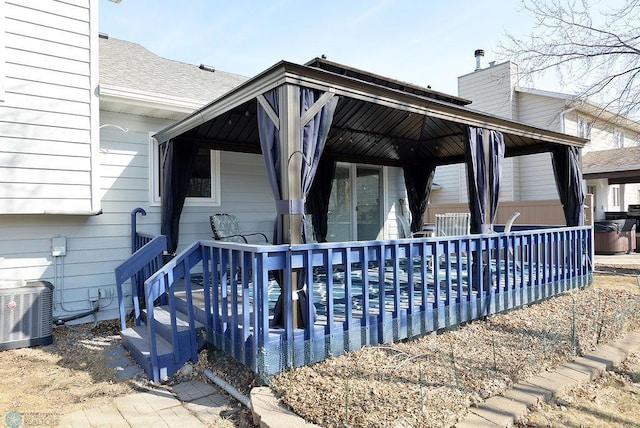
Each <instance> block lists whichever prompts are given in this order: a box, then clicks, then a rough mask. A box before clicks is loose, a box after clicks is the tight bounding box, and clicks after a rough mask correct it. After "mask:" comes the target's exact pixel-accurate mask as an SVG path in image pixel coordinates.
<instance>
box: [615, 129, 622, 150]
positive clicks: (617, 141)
mask: <svg viewBox="0 0 640 428" xmlns="http://www.w3.org/2000/svg"><path fill="white" fill-rule="evenodd" d="M613 146H614V147H613V148H614V149H622V148H624V131H620V130H619V129H617V130H615V131H613Z"/></svg>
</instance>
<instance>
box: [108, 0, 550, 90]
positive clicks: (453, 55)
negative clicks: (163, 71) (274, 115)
mask: <svg viewBox="0 0 640 428" xmlns="http://www.w3.org/2000/svg"><path fill="white" fill-rule="evenodd" d="M521 8H522V6H521V3H520V1H517V0H449V1H436V0H378V1H359V0H356V1H350V0H341V1H335V0H325V1H315V2H309V1H303V0H298V1H296V0H275V1H249V0H245V1H243V0H235V1H228V0H227V1H222V0H185V1H178V0H122V2H121V3H120V4H115V3H112V2H111V1H108V0H100V8H99V16H100V22H99V31H100V32H103V33H107V34H109V36H111V37H115V38H119V39H124V40H128V41H132V42H136V43H139V44H141V45H142V46H144V47H146V48H147V49H149V50H151V51H152V52H154V53H156V54H158V55H160V56H163V57H165V58H170V59H173V60H178V61H183V62H187V63H192V64H207V65H212V66H214V67H216V68H217V69H219V70H224V71H228V72H233V73H237V74H242V75H246V76H253V75H255V74H257V73H259V72H260V71H262V70H264V69H266V68H268V67H270V66H271V65H273V64H275V63H277V62H278V61H280V60H283V59H284V60H288V61H292V62H296V63H305V62H307V61H308V60H310V59H312V58H314V57H317V56H321V55H326V56H327V58H328V59H329V60H331V61H335V62H339V63H343V64H346V65H350V66H352V67H356V68H361V69H364V70H368V71H371V72H374V73H378V74H381V75H384V76H388V77H391V78H394V79H397V80H401V81H405V82H410V83H414V84H418V85H422V86H427V85H431V86H432V88H433V89H435V90H438V91H441V92H446V93H450V94H456V93H457V77H458V76H460V75H463V74H466V73H470V72H472V71H473V70H474V68H475V59H474V57H473V52H474V50H476V49H484V50H485V52H486V55H485V58H484V63H485V64H486V63H488V62H489V61H493V60H499V61H500V58H497V57H496V54H495V53H494V49H495V48H496V47H497V45H498V42H499V40H501V39H504V33H505V31H507V30H508V31H509V32H511V33H515V34H518V35H522V36H525V35H526V34H528V33H529V30H530V28H531V22H532V21H531V17H530V16H529V15H528V14H527V13H526V12H522V10H521ZM537 86H538V85H537ZM543 89H547V90H555V89H554V88H549V87H548V85H545V87H544V88H543Z"/></svg>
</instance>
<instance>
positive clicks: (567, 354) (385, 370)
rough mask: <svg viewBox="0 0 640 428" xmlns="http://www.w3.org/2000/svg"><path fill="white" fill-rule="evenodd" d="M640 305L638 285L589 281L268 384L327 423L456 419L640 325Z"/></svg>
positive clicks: (439, 423) (433, 423)
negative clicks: (621, 287) (622, 287)
mask: <svg viewBox="0 0 640 428" xmlns="http://www.w3.org/2000/svg"><path fill="white" fill-rule="evenodd" d="M634 281H635V279H634ZM639 309H640V295H639V294H638V292H637V291H633V290H631V291H628V290H616V289H602V288H595V287H590V288H587V289H584V290H576V291H572V292H569V293H565V294H563V295H561V296H559V297H555V298H552V299H549V300H546V301H544V302H541V303H539V304H535V305H531V306H529V307H526V308H523V309H520V310H513V311H510V312H508V313H503V314H499V315H494V316H491V317H489V318H487V319H485V320H481V321H475V322H472V323H469V324H467V325H464V326H462V327H459V328H458V329H456V330H454V331H447V332H444V333H441V334H438V335H427V336H424V337H422V338H419V339H415V340H408V341H404V342H401V343H394V344H386V345H383V346H370V347H365V348H363V349H361V350H359V351H356V352H350V353H347V354H345V355H343V356H340V357H336V358H331V359H328V360H326V361H323V362H321V363H318V364H315V365H313V366H310V367H300V368H296V369H293V370H290V371H287V372H284V373H280V374H279V375H277V376H275V377H274V378H273V380H272V381H271V384H270V386H271V387H272V388H273V389H274V391H275V392H276V393H277V394H278V395H279V396H280V397H281V398H282V400H283V401H284V402H285V403H286V404H287V405H289V406H290V407H291V408H292V409H293V410H294V411H295V412H296V413H298V414H299V415H301V416H302V417H304V418H305V419H306V420H308V421H310V422H313V423H316V424H318V425H321V426H331V427H342V426H354V427H356V426H357V427H377V426H421V427H443V426H445V427H446V426H452V425H454V424H455V423H456V422H457V421H458V420H460V419H461V418H462V417H464V416H465V414H466V413H467V411H468V408H469V407H470V406H473V405H475V404H477V403H479V402H481V401H483V400H485V399H487V398H489V397H491V396H494V395H498V394H501V393H502V392H504V391H505V390H507V389H508V388H509V387H510V386H511V385H513V384H514V383H517V382H520V381H522V380H526V379H527V378H528V377H531V376H534V375H537V374H539V373H541V372H544V371H545V370H551V369H553V368H555V367H557V366H558V365H559V364H561V363H562V362H565V361H568V360H571V359H573V358H574V357H575V356H577V355H582V354H584V353H586V352H589V351H591V350H593V349H595V348H596V347H597V346H598V344H602V343H606V342H609V341H611V340H614V339H616V338H618V337H620V336H621V335H623V334H624V333H626V332H627V331H629V330H632V329H636V328H638V326H640V311H639ZM574 314H575V315H574ZM574 332H575V333H574Z"/></svg>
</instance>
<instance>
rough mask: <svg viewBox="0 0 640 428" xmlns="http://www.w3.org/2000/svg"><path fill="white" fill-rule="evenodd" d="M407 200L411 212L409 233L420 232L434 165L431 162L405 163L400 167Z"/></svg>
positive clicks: (434, 170)
mask: <svg viewBox="0 0 640 428" xmlns="http://www.w3.org/2000/svg"><path fill="white" fill-rule="evenodd" d="M402 171H403V172H404V185H405V187H406V188H407V200H408V202H409V211H411V232H417V231H419V230H422V226H423V223H424V220H423V217H424V212H425V210H426V209H427V203H428V202H429V195H430V194H431V186H432V185H433V177H434V175H435V173H436V164H435V163H431V162H420V163H407V164H405V165H403V166H402Z"/></svg>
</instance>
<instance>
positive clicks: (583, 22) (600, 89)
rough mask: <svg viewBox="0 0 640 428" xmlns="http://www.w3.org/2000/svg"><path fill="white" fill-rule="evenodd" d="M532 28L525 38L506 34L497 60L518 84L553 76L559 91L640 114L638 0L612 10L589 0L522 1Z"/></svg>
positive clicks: (624, 111) (605, 4)
mask: <svg viewBox="0 0 640 428" xmlns="http://www.w3.org/2000/svg"><path fill="white" fill-rule="evenodd" d="M522 5H523V11H524V12H526V13H529V14H531V15H532V17H533V19H534V26H533V28H532V30H531V33H530V34H529V35H528V37H526V38H519V37H516V36H515V35H513V34H510V33H508V32H507V33H506V34H505V39H504V42H502V43H501V44H500V45H499V47H498V52H497V53H498V55H499V56H500V57H501V59H505V60H507V59H508V60H511V61H513V62H515V63H517V64H518V66H519V70H520V73H521V78H522V80H523V81H524V82H526V83H529V84H533V81H534V79H535V78H536V77H538V76H541V75H542V74H544V73H548V72H550V71H553V72H554V73H555V75H556V77H557V79H558V82H559V83H560V84H561V85H562V88H563V90H564V91H565V92H570V93H573V94H575V95H576V97H578V98H590V99H591V98H595V99H593V100H592V101H593V102H595V103H599V104H602V105H605V106H607V107H615V110H614V111H615V112H617V113H621V114H625V115H637V114H640V24H639V23H640V0H623V3H622V4H621V5H620V6H619V7H617V8H615V7H613V6H610V5H609V4H608V3H605V2H597V1H595V0H593V3H592V0H523V3H522Z"/></svg>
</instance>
